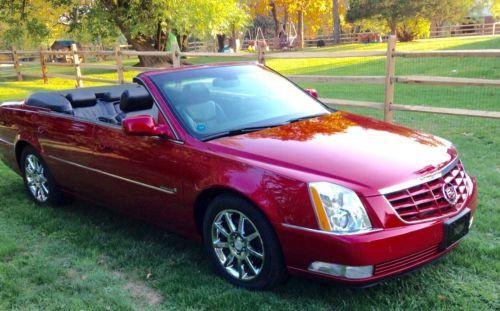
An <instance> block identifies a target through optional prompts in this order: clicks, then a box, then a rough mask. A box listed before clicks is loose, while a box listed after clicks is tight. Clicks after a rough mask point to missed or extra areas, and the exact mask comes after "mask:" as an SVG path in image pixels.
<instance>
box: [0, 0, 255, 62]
mask: <svg viewBox="0 0 500 311" xmlns="http://www.w3.org/2000/svg"><path fill="white" fill-rule="evenodd" d="M0 17H1V18H2V19H1V21H2V22H0V27H1V30H2V32H1V34H0V36H1V37H2V39H4V38H7V39H10V41H15V39H16V38H19V37H22V36H20V32H21V34H22V35H23V36H26V37H29V38H30V39H31V40H30V41H32V42H36V43H38V42H40V41H43V40H47V39H49V38H51V37H58V36H59V35H60V34H61V33H63V32H64V31H69V32H72V33H73V34H74V35H75V36H78V35H79V34H81V33H82V32H90V33H91V35H92V36H94V37H102V36H104V37H107V36H112V35H114V36H115V38H116V34H117V33H121V34H122V35H123V36H124V37H125V39H126V40H127V42H128V43H129V44H131V45H132V46H133V48H134V49H136V50H140V51H149V50H155V48H156V49H160V50H161V49H162V48H163V44H162V42H163V41H162V40H161V38H162V36H165V30H166V28H167V27H169V28H170V29H172V30H173V31H174V32H175V33H176V34H177V35H178V36H179V37H180V38H181V39H183V40H185V39H187V36H188V35H191V34H196V35H197V36H199V37H204V36H215V35H216V34H218V33H221V32H228V31H233V30H234V31H236V30H237V29H240V28H242V27H243V26H244V24H245V23H246V21H247V20H248V18H247V17H248V14H247V10H246V9H245V8H244V6H243V5H241V4H240V3H239V1H238V0H225V1H219V0H90V1H89V0H48V1H43V0H29V1H28V0H12V1H5V0H3V1H2V2H0ZM59 28H60V29H61V30H62V32H61V31H58V29H59ZM92 36H91V37H92ZM2 41H3V40H2ZM10 41H9V42H10ZM139 59H140V64H141V65H142V66H154V65H156V64H158V63H164V62H168V61H171V60H170V58H169V57H151V56H140V57H139Z"/></svg>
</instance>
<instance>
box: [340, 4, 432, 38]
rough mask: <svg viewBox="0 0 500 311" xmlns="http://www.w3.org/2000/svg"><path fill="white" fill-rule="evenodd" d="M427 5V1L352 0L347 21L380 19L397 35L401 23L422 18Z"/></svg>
mask: <svg viewBox="0 0 500 311" xmlns="http://www.w3.org/2000/svg"><path fill="white" fill-rule="evenodd" d="M426 5H427V0H411V1H408V0H350V2H349V6H350V9H349V11H348V12H347V19H348V20H349V21H356V20H359V19H363V18H380V19H383V20H385V21H386V22H387V25H388V26H389V28H390V30H391V33H392V34H396V31H397V24H398V23H399V22H403V21H404V20H405V19H408V18H413V17H421V15H422V13H423V12H424V10H425V9H426Z"/></svg>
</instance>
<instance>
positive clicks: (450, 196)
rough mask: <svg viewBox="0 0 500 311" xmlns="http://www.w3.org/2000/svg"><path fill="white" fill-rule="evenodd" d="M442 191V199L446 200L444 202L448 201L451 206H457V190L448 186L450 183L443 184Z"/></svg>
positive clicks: (450, 185)
mask: <svg viewBox="0 0 500 311" xmlns="http://www.w3.org/2000/svg"><path fill="white" fill-rule="evenodd" d="M442 191H443V195H444V198H445V199H446V201H448V203H450V204H452V205H455V204H457V202H458V193H457V189H455V187H453V185H452V184H450V183H446V184H444V185H443V188H442Z"/></svg>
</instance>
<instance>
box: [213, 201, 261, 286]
mask: <svg viewBox="0 0 500 311" xmlns="http://www.w3.org/2000/svg"><path fill="white" fill-rule="evenodd" d="M211 238H212V246H213V249H214V251H215V254H216V256H217V259H218V260H219V263H220V265H221V266H222V267H223V268H224V269H225V270H226V272H227V273H228V274H229V275H231V276H232V277H234V278H236V279H238V280H243V281H250V280H253V279H255V278H256V277H257V276H259V274H260V272H261V271H262V268H263V267H264V258H265V257H264V243H263V242H262V237H261V235H260V233H259V231H258V230H257V228H256V226H255V225H254V224H253V223H252V221H251V220H250V219H249V218H248V217H247V216H245V215H244V214H243V213H241V212H239V211H236V210H223V211H221V212H219V213H218V214H217V216H216V217H215V218H214V221H213V223H212V228H211Z"/></svg>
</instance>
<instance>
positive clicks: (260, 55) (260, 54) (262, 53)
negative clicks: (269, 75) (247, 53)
mask: <svg viewBox="0 0 500 311" xmlns="http://www.w3.org/2000/svg"><path fill="white" fill-rule="evenodd" d="M255 44H256V45H257V61H258V62H259V64H262V65H265V64H266V50H265V47H264V46H263V44H261V42H260V41H258V40H255Z"/></svg>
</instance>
